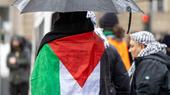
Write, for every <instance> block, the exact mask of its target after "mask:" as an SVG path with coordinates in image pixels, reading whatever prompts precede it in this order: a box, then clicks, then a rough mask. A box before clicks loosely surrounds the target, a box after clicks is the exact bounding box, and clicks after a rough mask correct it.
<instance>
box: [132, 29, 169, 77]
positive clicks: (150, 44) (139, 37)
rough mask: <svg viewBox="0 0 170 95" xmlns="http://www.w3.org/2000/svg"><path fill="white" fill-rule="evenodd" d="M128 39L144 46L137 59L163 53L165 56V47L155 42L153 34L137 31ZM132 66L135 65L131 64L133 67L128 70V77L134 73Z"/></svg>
mask: <svg viewBox="0 0 170 95" xmlns="http://www.w3.org/2000/svg"><path fill="white" fill-rule="evenodd" d="M130 38H131V40H133V41H136V42H137V43H140V44H144V45H146V47H145V48H144V49H143V50H141V52H140V53H139V54H138V57H144V56H147V55H151V54H155V53H158V52H163V53H165V54H166V47H167V46H166V45H165V44H161V43H159V42H158V41H156V40H155V38H154V36H153V34H152V33H150V32H148V31H139V32H135V33H132V34H131V35H130ZM134 66H135V63H133V65H132V66H131V68H130V70H129V75H131V74H133V72H134V71H135V67H134Z"/></svg>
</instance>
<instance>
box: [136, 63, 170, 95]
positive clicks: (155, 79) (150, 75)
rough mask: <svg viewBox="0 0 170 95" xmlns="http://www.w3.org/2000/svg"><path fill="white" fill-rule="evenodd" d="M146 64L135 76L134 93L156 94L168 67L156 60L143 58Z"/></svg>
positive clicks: (140, 94) (137, 94)
mask: <svg viewBox="0 0 170 95" xmlns="http://www.w3.org/2000/svg"><path fill="white" fill-rule="evenodd" d="M140 64H146V65H144V67H143V68H140V69H141V70H140V71H139V72H138V73H137V75H135V76H136V95H158V94H159V91H160V85H162V84H163V82H164V79H165V74H166V73H167V71H168V69H167V67H166V65H163V64H161V63H159V62H157V61H156V60H152V61H151V60H145V61H144V62H143V63H140Z"/></svg>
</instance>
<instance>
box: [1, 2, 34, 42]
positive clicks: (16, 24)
mask: <svg viewBox="0 0 170 95" xmlns="http://www.w3.org/2000/svg"><path fill="white" fill-rule="evenodd" d="M14 1H15V0H0V2H1V3H0V35H1V36H0V37H1V39H2V40H3V39H5V40H6V39H8V37H7V36H8V35H12V34H19V35H21V36H24V37H26V38H28V39H30V40H31V39H32V32H33V15H32V14H30V13H29V14H24V15H22V14H20V12H19V11H18V10H17V9H16V8H15V7H13V6H11V4H12V2H14Z"/></svg>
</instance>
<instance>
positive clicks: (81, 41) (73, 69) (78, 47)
mask: <svg viewBox="0 0 170 95" xmlns="http://www.w3.org/2000/svg"><path fill="white" fill-rule="evenodd" d="M49 45H50V47H51V48H52V50H53V51H54V52H55V54H56V55H57V57H58V58H59V59H60V60H61V62H62V63H63V64H64V66H65V67H66V68H67V70H68V71H69V72H70V73H71V75H72V76H73V78H74V79H75V80H76V81H77V82H78V84H79V85H80V86H81V87H83V86H84V84H85V82H86V80H87V79H88V77H89V75H90V74H91V73H92V71H93V70H94V68H95V67H96V65H97V64H98V63H99V60H100V58H101V56H102V54H103V52H104V45H103V41H102V40H101V39H100V38H99V37H98V36H97V35H96V34H95V33H94V32H89V33H83V34H78V35H74V36H69V37H64V38H61V39H56V40H54V41H52V42H50V43H49Z"/></svg>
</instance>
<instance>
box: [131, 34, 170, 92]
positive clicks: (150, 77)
mask: <svg viewBox="0 0 170 95" xmlns="http://www.w3.org/2000/svg"><path fill="white" fill-rule="evenodd" d="M166 47H167V46H166V45H165V44H161V43H159V42H157V41H156V40H155V37H154V36H153V34H152V33H150V32H148V31H139V32H135V33H132V34H130V49H129V51H130V52H131V54H132V56H133V59H134V62H133V64H132V66H133V67H132V69H131V70H130V71H131V74H130V76H131V77H132V78H131V79H132V81H131V92H130V95H170V86H169V85H170V63H169V62H170V58H169V57H168V56H167V55H166Z"/></svg>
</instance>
